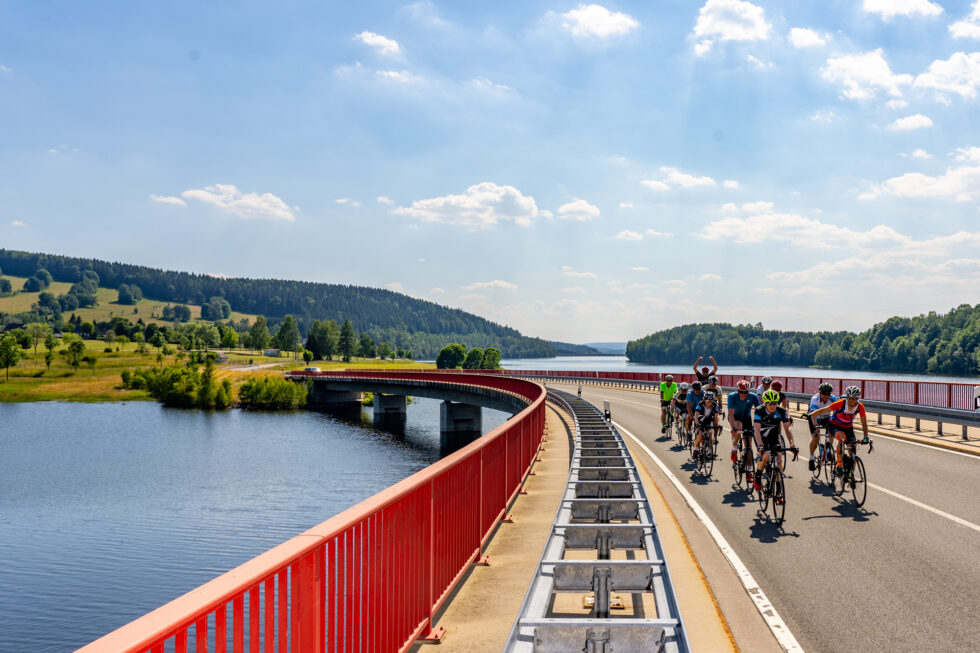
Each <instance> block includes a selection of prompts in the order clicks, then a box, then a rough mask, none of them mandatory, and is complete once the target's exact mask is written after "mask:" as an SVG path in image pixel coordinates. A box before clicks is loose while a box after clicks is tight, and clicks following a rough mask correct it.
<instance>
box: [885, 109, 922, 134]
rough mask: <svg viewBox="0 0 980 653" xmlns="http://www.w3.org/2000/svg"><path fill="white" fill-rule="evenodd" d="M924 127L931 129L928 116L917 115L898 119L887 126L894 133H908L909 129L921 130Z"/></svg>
mask: <svg viewBox="0 0 980 653" xmlns="http://www.w3.org/2000/svg"><path fill="white" fill-rule="evenodd" d="M925 127H932V119H931V118H930V117H929V116H924V115H922V114H921V113H917V114H915V115H912V116H905V117H904V118H899V119H898V120H896V121H895V122H893V123H892V124H891V125H889V127H888V128H889V129H891V130H894V131H909V130H911V129H923V128H925Z"/></svg>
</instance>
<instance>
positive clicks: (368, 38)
mask: <svg viewBox="0 0 980 653" xmlns="http://www.w3.org/2000/svg"><path fill="white" fill-rule="evenodd" d="M354 40H356V41H360V42H361V43H363V44H364V45H367V46H370V47H372V48H374V50H375V51H376V52H377V53H378V54H380V55H384V56H398V55H400V54H401V48H400V47H399V46H398V41H394V40H392V39H389V38H387V37H385V36H381V35H380V34H375V33H374V32H361V33H360V34H357V35H355V36H354Z"/></svg>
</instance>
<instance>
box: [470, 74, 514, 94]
mask: <svg viewBox="0 0 980 653" xmlns="http://www.w3.org/2000/svg"><path fill="white" fill-rule="evenodd" d="M467 86H468V87H469V88H471V89H474V90H476V91H479V92H481V93H486V94H488V95H493V96H497V97H503V96H504V95H506V94H507V93H511V92H513V90H514V89H512V88H511V87H509V86H507V85H506V84H498V83H497V82H494V81H491V80H489V79H487V78H486V77H474V78H473V79H471V80H470V81H469V82H467Z"/></svg>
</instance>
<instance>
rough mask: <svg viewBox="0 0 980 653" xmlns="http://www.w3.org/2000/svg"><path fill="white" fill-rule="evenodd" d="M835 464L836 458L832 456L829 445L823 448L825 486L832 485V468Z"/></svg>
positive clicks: (832, 450) (831, 449) (832, 451)
mask: <svg viewBox="0 0 980 653" xmlns="http://www.w3.org/2000/svg"><path fill="white" fill-rule="evenodd" d="M836 464H837V459H836V456H835V455H834V449H833V447H831V446H830V445H827V446H825V447H824V450H823V478H824V480H825V481H826V482H827V485H833V484H834V466H835V465H836Z"/></svg>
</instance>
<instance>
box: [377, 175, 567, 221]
mask: <svg viewBox="0 0 980 653" xmlns="http://www.w3.org/2000/svg"><path fill="white" fill-rule="evenodd" d="M392 213H394V214H395V215H407V216H409V217H412V218H417V219H419V220H421V221H422V222H441V223H445V224H452V225H456V226H460V227H467V228H468V229H487V228H489V227H493V226H495V225H496V224H497V223H498V222H504V221H507V220H512V221H513V222H514V224H517V225H519V226H522V227H527V226H530V225H531V223H532V221H533V220H534V219H535V218H540V217H551V213H550V212H549V211H545V210H540V209H538V205H537V204H536V203H535V202H534V198H533V197H531V196H529V195H524V194H522V193H521V191H519V190H517V189H516V188H514V187H513V186H499V185H497V184H495V183H493V182H490V181H485V182H482V183H479V184H474V185H473V186H470V187H469V188H467V189H466V192H464V193H462V194H461V195H446V196H444V197H434V198H432V199H425V200H416V201H415V202H412V205H411V206H400V207H398V208H396V209H393V210H392Z"/></svg>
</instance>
